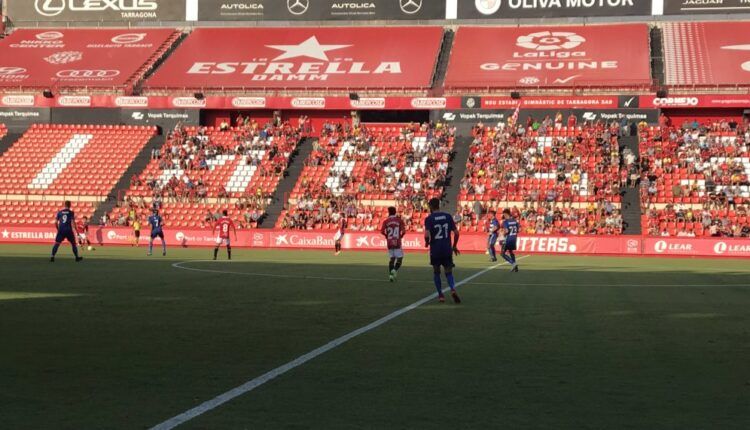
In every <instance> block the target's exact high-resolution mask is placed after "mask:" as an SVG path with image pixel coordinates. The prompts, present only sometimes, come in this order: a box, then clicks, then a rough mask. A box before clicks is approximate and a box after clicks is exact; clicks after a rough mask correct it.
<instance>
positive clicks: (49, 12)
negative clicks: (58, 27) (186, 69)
mask: <svg viewBox="0 0 750 430" xmlns="http://www.w3.org/2000/svg"><path fill="white" fill-rule="evenodd" d="M6 3H7V10H8V16H10V17H12V20H13V21H73V22H76V21H79V22H80V21H114V22H122V21H184V20H185V13H186V11H185V1H184V0H7V1H6Z"/></svg>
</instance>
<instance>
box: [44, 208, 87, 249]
mask: <svg viewBox="0 0 750 430" xmlns="http://www.w3.org/2000/svg"><path fill="white" fill-rule="evenodd" d="M64 206H65V207H64V208H63V209H61V210H60V211H59V212H57V215H56V216H55V227H57V235H56V236H55V244H54V246H53V247H52V256H51V257H50V259H49V261H50V262H53V263H54V262H55V256H56V255H57V251H58V250H59V249H60V245H61V244H62V242H63V241H65V240H67V241H68V242H70V247H71V248H72V249H73V255H75V257H76V262H78V261H81V260H83V257H81V256H79V255H78V247H77V246H76V215H75V213H73V211H72V210H70V201H67V200H66V201H65V203H64Z"/></svg>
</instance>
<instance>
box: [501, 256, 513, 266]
mask: <svg viewBox="0 0 750 430" xmlns="http://www.w3.org/2000/svg"><path fill="white" fill-rule="evenodd" d="M503 260H505V261H507V262H508V264H513V259H512V258H510V256H509V255H508V254H503Z"/></svg>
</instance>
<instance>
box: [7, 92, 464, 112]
mask: <svg viewBox="0 0 750 430" xmlns="http://www.w3.org/2000/svg"><path fill="white" fill-rule="evenodd" d="M74 106H75V107H96V108H125V109H228V110H237V109H243V110H245V109H248V110H250V109H294V110H299V109H309V110H352V109H356V110H383V109H389V110H438V109H459V108H460V107H461V98H460V97H362V98H360V99H359V100H350V99H349V97H241V96H238V97H223V96H207V97H205V98H203V99H201V100H198V99H196V98H194V97H166V96H150V97H146V96H138V97H128V96H111V95H95V96H59V97H55V98H52V99H48V98H45V97H44V96H42V95H41V94H40V95H33V94H0V107H9V108H20V107H74Z"/></svg>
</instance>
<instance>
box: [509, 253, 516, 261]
mask: <svg viewBox="0 0 750 430" xmlns="http://www.w3.org/2000/svg"><path fill="white" fill-rule="evenodd" d="M510 259H511V263H510V264H516V254H515V253H514V252H511V253H510Z"/></svg>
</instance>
